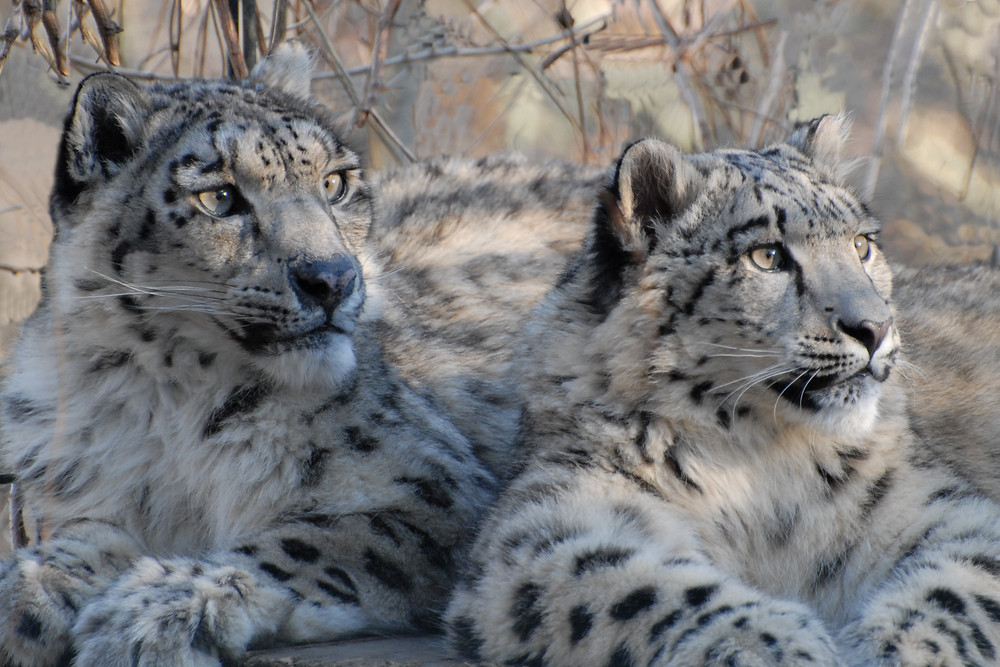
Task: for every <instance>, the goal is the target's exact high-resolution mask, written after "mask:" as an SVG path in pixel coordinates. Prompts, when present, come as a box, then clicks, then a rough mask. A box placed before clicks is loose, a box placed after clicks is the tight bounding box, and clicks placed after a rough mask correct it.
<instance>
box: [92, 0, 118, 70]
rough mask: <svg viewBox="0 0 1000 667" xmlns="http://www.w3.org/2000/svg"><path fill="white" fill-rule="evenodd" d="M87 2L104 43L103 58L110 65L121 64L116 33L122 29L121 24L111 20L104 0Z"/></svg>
mask: <svg viewBox="0 0 1000 667" xmlns="http://www.w3.org/2000/svg"><path fill="white" fill-rule="evenodd" d="M87 2H88V4H90V12H91V13H92V14H93V15H94V22H95V23H97V31H98V32H99V33H100V35H101V42H102V43H103V44H104V58H105V60H107V62H108V63H109V64H110V65H111V66H112V67H118V65H120V64H121V59H120V58H119V55H118V33H120V32H121V31H122V29H121V26H119V25H118V24H117V23H115V22H114V21H112V20H111V16H110V15H109V14H108V10H107V8H106V7H105V6H104V0H87Z"/></svg>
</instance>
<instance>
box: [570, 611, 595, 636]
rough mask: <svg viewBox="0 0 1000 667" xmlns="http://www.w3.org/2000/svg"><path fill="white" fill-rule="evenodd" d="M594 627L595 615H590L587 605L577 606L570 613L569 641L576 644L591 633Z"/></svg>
mask: <svg viewBox="0 0 1000 667" xmlns="http://www.w3.org/2000/svg"><path fill="white" fill-rule="evenodd" d="M593 625H594V615H593V614H592V613H590V609H588V608H587V605H583V604H581V605H577V606H575V607H573V608H572V609H571V610H570V612H569V627H570V636H569V639H570V641H571V642H572V643H574V644H576V643H577V642H579V641H580V640H581V639H583V638H584V637H586V636H587V635H588V634H589V633H590V629H591V628H592V627H593Z"/></svg>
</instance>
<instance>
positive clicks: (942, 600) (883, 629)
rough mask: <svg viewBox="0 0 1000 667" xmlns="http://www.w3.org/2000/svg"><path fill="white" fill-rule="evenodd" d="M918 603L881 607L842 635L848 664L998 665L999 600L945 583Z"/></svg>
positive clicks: (905, 666) (912, 666)
mask: <svg viewBox="0 0 1000 667" xmlns="http://www.w3.org/2000/svg"><path fill="white" fill-rule="evenodd" d="M924 597H925V599H924V600H923V601H922V602H925V603H926V602H930V603H931V604H923V605H921V604H920V602H921V601H918V603H917V604H908V603H910V602H911V601H910V600H900V603H899V604H898V605H895V606H893V607H889V605H886V608H885V609H884V610H883V611H882V613H879V614H877V615H874V614H873V615H870V616H869V617H868V619H867V620H866V622H864V623H854V624H851V625H849V626H847V627H846V628H844V631H843V632H842V633H841V636H840V643H841V645H842V646H843V650H844V653H845V657H847V658H848V664H851V665H865V666H866V667H867V666H871V667H918V666H919V667H924V666H930V667H959V666H961V667H968V666H970V665H977V666H981V667H987V666H989V665H996V664H998V663H1000V601H998V599H997V598H995V597H991V596H990V595H989V594H988V593H985V592H984V594H973V595H963V594H961V593H959V592H956V591H953V590H949V589H947V588H944V587H939V588H936V589H931V590H930V591H928V592H926V594H925V596H924Z"/></svg>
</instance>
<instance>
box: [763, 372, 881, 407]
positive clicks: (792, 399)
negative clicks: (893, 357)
mask: <svg viewBox="0 0 1000 667" xmlns="http://www.w3.org/2000/svg"><path fill="white" fill-rule="evenodd" d="M786 377H788V378H790V379H791V378H794V379H792V380H791V381H790V382H775V383H772V384H771V385H770V387H771V390H772V391H774V392H775V393H777V394H778V397H779V398H781V399H784V400H785V401H786V402H788V403H791V404H792V405H795V406H797V407H800V408H805V409H807V410H812V411H814V412H815V411H819V410H821V409H823V407H824V405H825V403H824V402H823V401H822V400H820V399H822V398H823V397H825V396H827V395H829V394H830V393H832V392H834V391H839V392H843V393H845V394H850V393H853V392H856V391H858V390H860V389H862V387H863V385H864V384H866V383H867V382H870V381H872V380H874V381H875V382H878V383H880V384H881V383H882V382H884V381H885V380H886V379H887V378H888V377H889V372H888V370H886V371H885V372H884V373H883V375H882V377H878V376H877V375H876V374H875V373H874V371H872V368H871V366H865V367H864V368H862V369H861V370H859V371H857V372H856V373H854V374H852V375H848V376H846V377H845V376H842V375H838V374H837V373H828V374H825V375H819V374H817V375H810V374H808V373H806V374H799V375H796V376H792V375H791V374H789V375H788V376H786Z"/></svg>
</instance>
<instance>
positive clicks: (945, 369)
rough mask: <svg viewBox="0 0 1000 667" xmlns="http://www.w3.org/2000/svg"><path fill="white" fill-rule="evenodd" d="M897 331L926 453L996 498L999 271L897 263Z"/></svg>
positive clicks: (999, 471) (999, 496) (999, 474)
mask: <svg viewBox="0 0 1000 667" xmlns="http://www.w3.org/2000/svg"><path fill="white" fill-rule="evenodd" d="M896 284H897V288H896V300H897V302H898V304H899V310H900V325H899V328H900V331H901V332H902V337H903V340H904V342H905V344H906V350H907V358H908V359H909V360H910V362H912V363H913V365H914V368H913V370H912V372H910V373H909V374H910V375H912V380H913V381H912V384H911V393H912V395H913V401H912V408H911V410H910V418H911V420H912V422H913V427H914V429H915V430H916V431H917V432H918V433H919V434H921V435H922V436H924V437H925V438H926V440H927V447H926V450H925V456H926V457H927V459H928V460H931V461H946V462H948V463H949V464H950V465H951V466H952V467H954V468H955V470H957V471H958V472H959V473H960V474H961V475H962V476H963V477H965V478H967V479H969V480H970V481H972V482H973V483H974V484H975V485H976V486H977V488H979V489H981V490H982V491H984V492H985V493H987V494H988V495H989V496H990V497H991V498H993V499H994V500H997V501H1000V464H998V461H1000V393H998V392H997V378H1000V300H998V299H997V298H996V295H997V294H1000V269H998V268H997V266H995V265H988V264H973V265H965V266H936V267H925V268H921V269H910V268H907V269H903V270H901V271H899V272H898V273H897V277H896Z"/></svg>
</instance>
